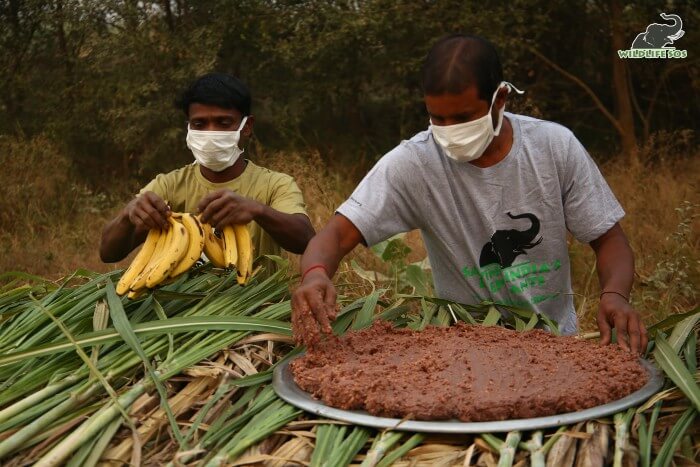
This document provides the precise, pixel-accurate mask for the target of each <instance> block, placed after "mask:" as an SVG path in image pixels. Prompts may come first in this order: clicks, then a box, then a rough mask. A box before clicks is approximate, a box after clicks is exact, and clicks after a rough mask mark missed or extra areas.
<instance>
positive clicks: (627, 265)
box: [591, 225, 634, 299]
mask: <svg viewBox="0 0 700 467" xmlns="http://www.w3.org/2000/svg"><path fill="white" fill-rule="evenodd" d="M591 246H592V247H593V249H594V250H595V253H596V259H597V271H598V280H599V281H600V289H601V291H602V292H617V293H620V294H622V295H624V296H625V297H626V298H628V299H629V296H630V292H631V290H632V284H633V282H634V254H633V253H632V249H631V248H630V245H629V242H628V241H627V237H626V236H625V234H624V232H623V231H622V228H620V226H619V225H616V226H615V227H613V228H612V229H611V230H610V231H609V232H607V233H606V234H604V235H603V236H601V238H599V239H597V240H594V241H593V242H591Z"/></svg>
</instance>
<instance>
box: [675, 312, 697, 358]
mask: <svg viewBox="0 0 700 467" xmlns="http://www.w3.org/2000/svg"><path fill="white" fill-rule="evenodd" d="M698 321H700V312H698V313H696V314H694V315H692V316H688V317H687V318H685V319H684V320H683V321H681V322H680V323H678V324H677V325H676V326H675V327H674V328H673V331H672V332H671V335H670V336H669V338H668V343H669V345H670V346H671V347H673V350H674V351H675V352H676V353H679V352H680V351H681V349H682V348H683V345H684V344H685V341H686V339H688V336H689V335H690V333H692V332H693V328H694V327H695V325H696V324H697V323H698Z"/></svg>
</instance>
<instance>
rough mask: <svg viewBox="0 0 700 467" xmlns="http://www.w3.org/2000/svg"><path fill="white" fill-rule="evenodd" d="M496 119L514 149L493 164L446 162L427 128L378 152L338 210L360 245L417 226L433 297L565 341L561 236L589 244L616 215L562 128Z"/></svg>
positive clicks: (566, 294) (566, 280) (567, 297)
mask: <svg viewBox="0 0 700 467" xmlns="http://www.w3.org/2000/svg"><path fill="white" fill-rule="evenodd" d="M505 115H506V117H507V118H508V119H509V120H510V122H511V124H512V126H513V146H512V148H511V150H510V152H509V153H508V155H507V156H506V157H505V158H504V159H503V160H502V161H501V162H499V163H498V164H496V165H494V166H491V167H488V168H484V169H482V168H479V167H476V166H474V165H472V164H470V163H468V162H457V161H454V160H453V159H450V158H449V157H447V156H446V155H445V153H444V152H443V151H442V149H441V148H440V146H439V145H438V144H437V143H436V142H435V140H434V139H433V136H432V133H431V132H430V129H428V130H427V131H423V132H421V133H418V134H417V135H415V136H414V137H413V138H411V139H410V140H408V141H403V142H402V143H401V144H399V145H398V146H397V147H396V148H394V149H393V150H391V151H390V152H389V153H387V154H386V155H384V157H382V158H381V159H380V160H379V161H378V162H377V164H376V165H375V166H374V167H373V168H372V170H371V171H370V172H369V173H368V174H367V175H366V176H365V178H364V179H363V180H362V182H360V184H359V185H358V186H357V188H356V189H355V191H354V192H353V194H352V195H351V197H350V198H349V199H348V200H347V201H345V202H344V203H343V204H342V205H341V206H340V207H339V208H338V211H337V212H338V213H340V214H342V215H343V216H345V217H346V218H348V219H349V220H350V221H351V222H352V223H353V224H354V225H355V226H356V227H357V228H358V229H359V231H360V232H361V233H362V235H363V237H364V239H365V241H366V242H367V244H368V245H374V244H376V243H379V242H381V241H383V240H385V239H387V238H389V237H391V236H393V235H395V234H397V233H400V232H407V231H410V230H413V229H420V231H421V234H422V236H423V240H424V242H425V246H426V248H427V251H428V256H429V258H430V264H431V266H432V269H433V279H434V281H435V289H436V293H437V295H438V296H439V297H442V298H446V299H449V300H453V301H457V302H460V303H468V304H474V303H479V302H481V301H483V300H492V301H494V302H497V303H502V304H508V305H515V306H519V307H525V308H529V309H533V310H535V311H537V312H538V313H544V314H546V315H547V316H549V317H550V318H552V319H553V320H555V321H557V322H558V323H559V327H560V330H561V331H562V332H563V333H565V334H571V333H574V332H576V329H577V325H576V313H575V310H574V302H573V296H572V291H571V274H570V265H569V256H568V250H567V238H566V232H567V230H568V231H569V232H571V233H572V234H573V235H574V237H576V238H577V239H578V240H579V241H581V242H586V243H588V242H590V241H592V240H595V239H596V238H598V237H600V236H601V235H602V234H604V233H605V232H607V231H608V230H609V229H610V228H611V227H612V226H613V225H615V223H616V222H618V221H619V220H620V219H621V218H622V217H623V216H624V211H623V210H622V207H621V206H620V204H619V203H618V201H617V199H615V196H614V195H613V193H612V191H611V190H610V188H609V187H608V185H607V183H606V182H605V180H604V179H603V176H602V175H601V173H600V171H599V170H598V167H597V166H596V165H595V162H593V160H592V159H591V157H590V156H589V155H588V153H587V152H586V150H585V149H584V148H583V146H582V145H581V143H580V142H579V141H578V140H577V139H576V137H575V136H574V135H573V133H572V132H571V131H570V130H568V129H567V128H565V127H563V126H561V125H558V124H556V123H552V122H547V121H543V120H538V119H535V118H531V117H526V116H522V115H515V114H511V113H506V114H505Z"/></svg>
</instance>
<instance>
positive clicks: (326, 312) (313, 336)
mask: <svg viewBox="0 0 700 467" xmlns="http://www.w3.org/2000/svg"><path fill="white" fill-rule="evenodd" d="M336 296H337V294H336V291H335V287H334V286H333V282H332V281H331V279H330V278H329V277H328V275H327V274H326V272H325V271H323V270H322V269H319V270H313V271H310V272H309V273H308V274H307V275H306V277H304V281H303V282H302V283H301V285H300V286H299V287H298V288H297V289H296V290H295V291H294V293H293V294H292V331H293V333H294V339H295V340H296V342H297V343H298V344H304V345H307V346H310V347H311V346H313V345H315V344H316V343H318V341H319V340H320V338H321V333H323V334H328V335H332V334H333V330H332V329H331V321H333V320H334V319H335V318H336V315H337V310H336Z"/></svg>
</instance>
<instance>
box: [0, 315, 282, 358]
mask: <svg viewBox="0 0 700 467" xmlns="http://www.w3.org/2000/svg"><path fill="white" fill-rule="evenodd" d="M133 330H134V332H135V333H136V334H137V335H139V336H149V335H160V334H166V333H185V332H192V331H253V332H273V333H278V334H283V335H285V336H291V335H292V330H291V326H290V324H289V323H288V322H284V321H278V320H273V319H265V318H254V317H249V316H188V317H177V318H169V319H167V320H157V321H149V322H146V323H139V324H136V325H134V326H133ZM121 340H122V338H121V337H120V335H119V333H118V332H117V331H116V330H114V329H113V328H108V329H105V330H104V331H96V332H89V333H86V334H82V335H79V336H76V337H75V343H76V344H77V345H78V346H80V347H86V346H91V345H96V344H106V343H112V342H119V341H121ZM73 348H74V344H73V343H71V342H68V341H65V342H64V341H62V342H56V343H51V344H44V345H40V346H36V347H32V348H29V349H27V350H23V351H21V352H12V353H8V354H5V355H2V356H0V366H3V365H8V364H11V363H15V362H19V361H22V360H26V359H28V358H35V357H41V356H45V355H51V354H53V353H56V352H64V351H67V350H72V349H73Z"/></svg>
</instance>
